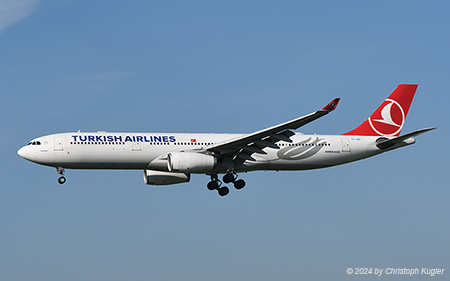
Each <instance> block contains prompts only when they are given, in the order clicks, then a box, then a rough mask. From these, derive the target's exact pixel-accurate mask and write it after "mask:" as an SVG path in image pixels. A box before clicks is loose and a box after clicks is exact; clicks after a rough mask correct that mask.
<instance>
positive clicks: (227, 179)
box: [223, 174, 234, 183]
mask: <svg viewBox="0 0 450 281" xmlns="http://www.w3.org/2000/svg"><path fill="white" fill-rule="evenodd" d="M223 182H224V183H230V182H234V176H233V174H225V175H224V176H223Z"/></svg>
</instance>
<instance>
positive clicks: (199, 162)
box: [167, 152, 217, 173]
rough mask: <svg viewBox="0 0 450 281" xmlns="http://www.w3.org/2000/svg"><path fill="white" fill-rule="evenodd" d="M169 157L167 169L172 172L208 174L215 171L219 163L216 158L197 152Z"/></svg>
mask: <svg viewBox="0 0 450 281" xmlns="http://www.w3.org/2000/svg"><path fill="white" fill-rule="evenodd" d="M167 156H168V160H167V168H168V169H169V171H171V172H185V173H198V172H207V171H210V170H212V169H214V166H215V165H216V163H217V159H216V157H214V156H212V155H207V154H202V153H195V152H174V153H169V154H168V155H167Z"/></svg>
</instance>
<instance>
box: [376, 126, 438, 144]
mask: <svg viewBox="0 0 450 281" xmlns="http://www.w3.org/2000/svg"><path fill="white" fill-rule="evenodd" d="M434 129H436V128H427V129H422V130H418V131H415V132H412V133H409V134H406V135H403V136H400V137H396V138H393V139H385V138H380V139H379V141H377V147H378V148H380V149H387V148H390V147H392V146H394V145H396V144H397V143H400V142H402V141H405V140H407V139H410V138H412V137H415V136H418V135H421V134H423V133H426V132H428V131H431V130H434Z"/></svg>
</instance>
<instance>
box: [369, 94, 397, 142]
mask: <svg viewBox="0 0 450 281" xmlns="http://www.w3.org/2000/svg"><path fill="white" fill-rule="evenodd" d="M368 120H369V124H370V127H372V129H373V130H374V131H375V132H376V133H377V134H379V135H381V136H383V135H385V136H395V135H397V134H399V133H400V131H401V130H402V128H403V124H405V111H404V110H403V108H402V106H401V105H400V104H399V103H398V102H396V101H395V100H391V99H386V100H385V101H384V102H383V104H381V106H380V107H379V108H378V110H377V111H375V112H374V113H373V114H372V115H371V116H370V117H369V119H368Z"/></svg>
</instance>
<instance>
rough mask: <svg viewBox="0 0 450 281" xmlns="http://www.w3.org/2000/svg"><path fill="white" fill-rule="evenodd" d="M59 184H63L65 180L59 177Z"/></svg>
mask: <svg viewBox="0 0 450 281" xmlns="http://www.w3.org/2000/svg"><path fill="white" fill-rule="evenodd" d="M58 182H59V184H63V183H65V182H66V178H65V177H59V179H58Z"/></svg>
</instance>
